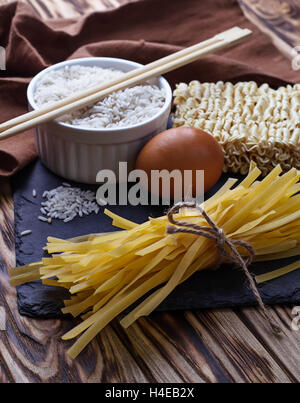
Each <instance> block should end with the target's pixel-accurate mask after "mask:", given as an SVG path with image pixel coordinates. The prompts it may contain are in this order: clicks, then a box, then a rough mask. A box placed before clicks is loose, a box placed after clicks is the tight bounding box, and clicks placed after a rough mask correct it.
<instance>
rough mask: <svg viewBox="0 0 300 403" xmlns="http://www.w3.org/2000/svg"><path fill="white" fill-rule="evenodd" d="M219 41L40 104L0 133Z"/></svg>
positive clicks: (167, 57)
mask: <svg viewBox="0 0 300 403" xmlns="http://www.w3.org/2000/svg"><path fill="white" fill-rule="evenodd" d="M219 41H220V39H217V38H216V37H213V38H210V39H208V40H206V41H203V42H201V43H197V44H196V45H193V46H190V47H188V48H185V49H182V50H181V51H178V52H176V53H172V54H171V55H168V56H166V57H164V58H162V59H159V60H156V61H154V62H152V63H149V64H147V65H146V66H143V67H141V68H139V69H136V70H131V71H129V72H128V73H126V74H124V75H122V76H121V77H119V78H117V79H114V80H109V81H107V82H106V83H104V84H101V85H99V84H98V85H93V86H91V87H89V88H87V89H85V90H83V91H77V92H76V94H74V95H71V96H68V97H66V98H64V99H62V100H60V101H57V102H55V103H53V104H51V105H46V106H42V107H41V108H39V109H38V110H34V111H32V112H28V113H25V114H23V115H21V116H18V117H16V118H13V119H11V120H9V121H7V122H4V123H1V124H0V133H1V132H3V131H4V130H7V129H9V128H10V127H13V126H15V125H17V124H20V123H23V122H26V121H27V120H30V119H33V118H35V117H38V116H41V115H43V114H44V113H48V112H50V111H51V110H54V109H57V108H59V107H61V106H64V105H67V104H70V103H72V102H74V101H77V100H78V99H81V98H84V97H87V96H89V95H92V94H94V93H95V92H98V91H101V90H104V89H107V88H109V87H110V86H112V85H115V84H119V83H121V82H123V81H125V80H127V79H128V78H132V77H134V76H137V74H140V73H142V72H146V71H149V70H151V69H152V68H155V67H157V66H159V65H160V64H162V63H167V62H169V61H171V60H175V59H177V58H179V57H181V56H185V55H187V54H189V53H192V52H193V51H195V50H197V49H199V48H203V49H204V48H205V47H206V46H209V45H211V44H213V43H216V42H219Z"/></svg>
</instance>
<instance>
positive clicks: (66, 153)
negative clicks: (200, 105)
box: [27, 57, 172, 184]
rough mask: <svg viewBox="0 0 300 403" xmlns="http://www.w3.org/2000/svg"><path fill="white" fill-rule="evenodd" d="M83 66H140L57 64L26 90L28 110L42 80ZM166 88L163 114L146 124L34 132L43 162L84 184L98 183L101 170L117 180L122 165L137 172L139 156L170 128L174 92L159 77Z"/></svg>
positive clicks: (111, 61)
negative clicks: (70, 67) (104, 170)
mask: <svg viewBox="0 0 300 403" xmlns="http://www.w3.org/2000/svg"><path fill="white" fill-rule="evenodd" d="M75 64H80V65H84V66H98V67H102V68H115V69H118V70H121V71H124V72H128V71H130V70H133V69H136V68H138V67H140V66H141V64H139V63H135V62H132V61H129V60H124V59H115V58H109V57H89V58H82V59H73V60H69V61H66V62H62V63H57V64H55V65H53V66H51V67H48V68H47V69H45V70H43V71H41V72H40V73H39V74H37V75H36V76H35V77H34V78H33V79H32V80H31V82H30V84H29V86H28V90H27V99H28V104H29V109H30V110H33V109H36V108H37V105H36V104H35V102H34V92H35V88H36V85H37V83H38V81H39V80H40V78H41V77H43V76H44V75H46V74H47V73H49V72H50V71H52V70H56V69H61V68H63V67H64V66H66V65H75ZM154 83H155V84H156V85H158V86H159V87H160V88H164V90H165V94H166V101H165V104H164V106H163V107H162V108H161V110H160V112H159V113H158V114H157V115H155V116H154V117H152V118H151V119H148V120H146V121H144V122H143V123H140V124H137V125H134V126H130V127H124V128H123V127H122V128H119V129H116V128H113V129H95V128H83V127H79V126H74V125H70V124H67V123H62V122H58V121H52V122H49V123H46V124H44V125H41V126H39V127H37V128H36V129H35V142H36V147H37V151H38V154H39V157H40V159H41V161H42V162H43V163H44V164H45V165H46V166H47V167H48V168H49V169H50V170H51V171H53V172H54V173H56V174H57V175H60V176H62V177H64V178H66V179H70V180H74V181H77V182H83V183H90V184H93V183H96V175H97V173H98V172H99V171H100V170H102V169H109V170H112V171H114V172H115V174H116V177H117V178H118V171H119V169H118V168H119V162H121V161H122V162H127V164H128V165H127V166H128V172H129V171H130V170H132V169H134V166H135V161H136V157H137V154H138V153H139V151H140V150H141V148H142V147H143V145H144V144H145V143H146V142H147V141H148V140H149V139H150V138H151V137H153V136H154V135H155V134H158V133H159V132H161V131H163V130H165V129H166V127H167V123H168V117H169V114H170V110H171V103H172V90H171V87H170V85H169V84H168V82H167V81H166V80H165V79H164V78H163V77H159V78H158V79H157V80H156V81H155V82H154Z"/></svg>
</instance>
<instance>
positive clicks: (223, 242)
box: [167, 202, 281, 334]
mask: <svg viewBox="0 0 300 403" xmlns="http://www.w3.org/2000/svg"><path fill="white" fill-rule="evenodd" d="M184 207H186V208H196V209H198V210H199V211H200V213H201V215H202V216H203V217H204V219H205V220H206V222H207V224H208V226H202V225H197V224H193V223H189V222H185V221H178V220H175V218H174V214H176V213H178V212H179V210H180V209H181V208H184ZM167 217H168V220H169V222H170V223H171V224H173V225H172V226H171V225H169V226H168V227H167V233H168V234H175V233H186V234H193V235H198V236H203V237H205V238H208V239H212V240H214V241H216V244H217V250H218V261H217V268H219V267H220V265H221V263H222V261H223V258H224V259H225V262H226V263H234V264H235V265H236V266H238V267H241V268H242V269H243V271H244V273H245V275H246V277H247V279H248V281H249V285H250V289H251V291H252V292H253V294H254V296H255V298H256V300H257V303H258V305H259V307H260V309H261V311H262V313H263V315H264V317H265V318H266V320H267V321H268V323H269V324H270V327H271V329H272V331H273V332H274V333H275V334H279V333H281V328H280V327H279V326H278V324H277V323H276V322H275V321H274V319H273V318H272V317H271V315H270V313H269V312H268V310H267V308H266V306H265V304H264V303H263V301H262V298H261V296H260V294H259V292H258V289H257V287H256V284H255V280H254V278H253V276H252V274H251V273H250V271H249V269H248V266H249V265H250V264H251V263H252V261H253V259H254V256H255V251H254V249H253V247H252V246H251V245H250V244H249V243H248V242H245V241H242V240H231V239H229V238H228V237H227V236H226V235H225V233H224V231H223V229H222V228H220V227H218V226H217V225H216V224H215V223H214V221H213V220H212V219H211V218H210V217H209V216H208V214H207V213H206V212H205V211H204V210H203V208H202V207H201V206H199V205H197V204H196V203H192V202H191V203H189V202H183V203H181V202H180V203H177V204H175V205H174V206H173V207H172V208H171V209H170V210H169V211H168V213H167ZM236 246H241V247H243V248H244V249H246V250H247V252H248V254H249V256H248V257H246V258H243V257H242V256H241V254H240V253H239V252H238V251H237V249H236Z"/></svg>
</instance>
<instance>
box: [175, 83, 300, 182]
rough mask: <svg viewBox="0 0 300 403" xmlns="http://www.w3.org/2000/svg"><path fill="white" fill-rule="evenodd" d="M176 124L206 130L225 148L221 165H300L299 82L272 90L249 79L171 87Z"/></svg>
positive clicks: (243, 169) (231, 167) (228, 167)
mask: <svg viewBox="0 0 300 403" xmlns="http://www.w3.org/2000/svg"><path fill="white" fill-rule="evenodd" d="M174 97H175V99H174V103H175V106H176V112H175V117H174V126H175V127H178V126H191V127H196V128H199V129H202V130H205V131H207V132H210V133H211V134H212V135H213V136H214V137H215V138H216V140H217V141H218V142H219V143H220V144H221V146H222V147H223V150H224V153H225V165H224V171H225V172H227V171H231V172H240V173H242V174H246V173H247V172H248V171H249V166H250V161H251V160H253V161H255V162H256V164H257V166H258V168H259V169H260V170H261V171H262V173H263V175H267V173H269V172H270V171H271V170H272V169H273V168H274V167H275V166H276V165H277V164H280V165H281V167H282V169H283V170H284V171H287V170H289V169H290V168H292V167H295V168H297V169H300V147H299V146H300V84H295V85H293V86H292V85H287V86H286V87H280V88H278V89H277V90H274V89H272V88H270V87H269V85H268V84H263V85H261V86H260V87H258V86H257V84H256V83H255V82H253V81H250V82H239V83H237V84H232V83H230V82H225V83H224V82H222V81H219V82H217V83H200V82H199V81H192V82H190V83H189V84H185V83H180V84H178V85H177V86H176V89H175V91H174Z"/></svg>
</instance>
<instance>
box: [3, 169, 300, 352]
mask: <svg viewBox="0 0 300 403" xmlns="http://www.w3.org/2000/svg"><path fill="white" fill-rule="evenodd" d="M260 174H261V171H260V170H259V169H258V168H257V166H256V165H255V163H252V164H251V166H250V171H249V173H248V175H247V176H246V177H245V179H244V180H243V181H242V182H241V183H240V184H238V185H236V179H229V180H228V181H227V182H226V183H225V184H224V185H223V187H222V188H221V189H220V190H219V191H218V192H217V193H216V194H215V195H214V196H212V197H211V198H210V199H208V200H207V201H205V202H204V203H203V204H202V206H201V207H202V208H203V209H204V210H205V212H206V213H207V215H209V217H210V218H211V219H212V220H213V221H214V222H215V223H216V225H217V226H218V227H219V228H222V229H223V231H224V233H225V234H226V237H227V239H229V240H231V241H234V240H242V241H244V242H247V243H249V244H250V245H251V246H252V248H254V251H255V260H256V261H263V260H272V259H280V258H285V257H289V256H297V255H300V245H299V244H300V232H299V230H300V209H299V207H300V194H297V193H298V192H299V191H300V183H298V180H299V177H300V172H299V171H297V170H296V169H291V170H290V171H289V172H287V173H285V174H282V173H281V168H280V166H277V167H275V168H274V169H273V170H272V172H271V173H269V175H268V176H266V177H265V178H264V179H263V180H259V179H258V178H259V177H260ZM234 185H236V186H234ZM106 214H107V215H108V216H110V217H111V218H112V219H113V222H112V223H113V225H115V226H117V227H119V228H121V229H123V231H115V232H111V233H105V234H91V235H88V236H86V237H85V238H82V239H74V240H62V239H57V238H53V237H49V238H48V243H47V246H46V247H45V249H46V250H47V251H48V253H49V254H50V255H51V257H49V258H43V259H42V260H41V261H40V262H37V263H32V264H30V265H28V266H23V267H17V268H14V269H12V270H11V271H10V276H11V284H12V285H18V284H21V283H25V282H28V281H33V280H37V279H41V280H42V282H43V283H44V284H48V285H53V286H61V287H65V288H67V289H68V290H69V291H70V294H71V296H70V299H69V300H66V301H64V303H65V307H64V308H63V309H62V311H63V312H64V313H70V314H72V315H73V316H74V317H76V316H81V318H82V319H83V321H82V322H81V323H80V324H78V325H77V326H76V327H74V328H73V329H72V330H70V331H69V332H68V333H66V334H65V335H64V336H63V339H65V340H67V339H72V338H75V337H77V336H80V337H79V338H78V339H77V341H76V342H75V343H74V344H73V346H72V347H71V348H70V349H69V351H68V353H69V355H70V356H71V357H73V358H74V357H76V356H77V355H78V354H79V353H80V352H81V351H82V350H83V349H84V347H85V346H86V345H87V344H88V343H89V342H90V341H91V340H92V339H93V338H94V337H95V336H96V335H97V334H98V333H99V332H100V331H101V330H102V329H103V328H104V327H105V326H106V325H107V324H108V323H110V322H111V321H112V320H113V319H114V318H116V316H118V315H119V314H120V313H122V312H123V311H124V310H125V309H127V308H128V307H130V306H131V305H132V304H133V303H135V302H137V301H138V300H139V299H140V298H142V297H144V296H145V295H146V294H149V293H150V295H148V296H147V298H146V299H144V300H143V301H142V302H141V303H140V304H139V305H137V307H136V308H134V309H133V310H132V311H131V312H129V313H128V314H127V315H126V316H125V317H123V319H122V320H121V324H122V325H123V326H124V327H125V328H126V327H128V326H129V325H131V324H132V323H133V322H134V321H136V320H137V319H138V318H139V317H141V316H144V315H148V314H150V313H151V312H152V311H153V310H154V309H155V308H156V307H157V306H158V305H159V304H160V303H161V302H162V301H163V300H164V299H165V298H166V297H167V296H168V295H169V294H170V293H171V292H172V291H173V290H174V288H175V287H176V286H177V285H178V284H180V283H182V282H184V281H185V280H187V279H188V278H189V277H190V276H192V275H193V273H195V272H197V271H198V270H204V269H208V268H210V267H214V265H216V262H217V261H218V249H217V248H216V242H215V241H214V240H212V239H208V238H206V237H203V236H197V235H194V234H187V233H174V234H169V233H167V231H166V229H167V227H168V226H169V224H170V223H169V221H168V216H162V217H158V218H149V220H148V221H146V222H144V223H143V224H136V223H134V222H131V221H129V220H127V219H125V218H121V217H119V216H117V215H115V214H113V213H112V212H110V211H106ZM174 218H176V220H177V221H178V220H184V221H185V222H189V223H192V224H196V225H200V226H202V225H206V222H205V220H204V218H203V216H202V215H201V214H200V212H199V210H198V209H195V208H182V209H181V210H180V211H179V212H178V213H177V214H175V215H174ZM237 250H238V252H239V253H240V254H241V256H246V255H247V251H246V250H245V249H244V248H242V247H239V246H238V245H237ZM298 267H300V262H299V261H298V262H296V263H294V264H293V265H290V266H288V267H287V268H281V269H280V270H279V272H278V271H276V272H274V275H272V273H268V275H267V277H266V278H263V279H262V280H263V281H265V280H269V279H271V278H272V277H276V276H279V275H282V274H284V273H285V272H288V271H291V270H295V269H297V268H298ZM220 270H221V269H220ZM216 275H217V274H216ZM257 279H258V281H260V280H261V279H260V278H259V276H258V278H257ZM151 291H152V293H151Z"/></svg>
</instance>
